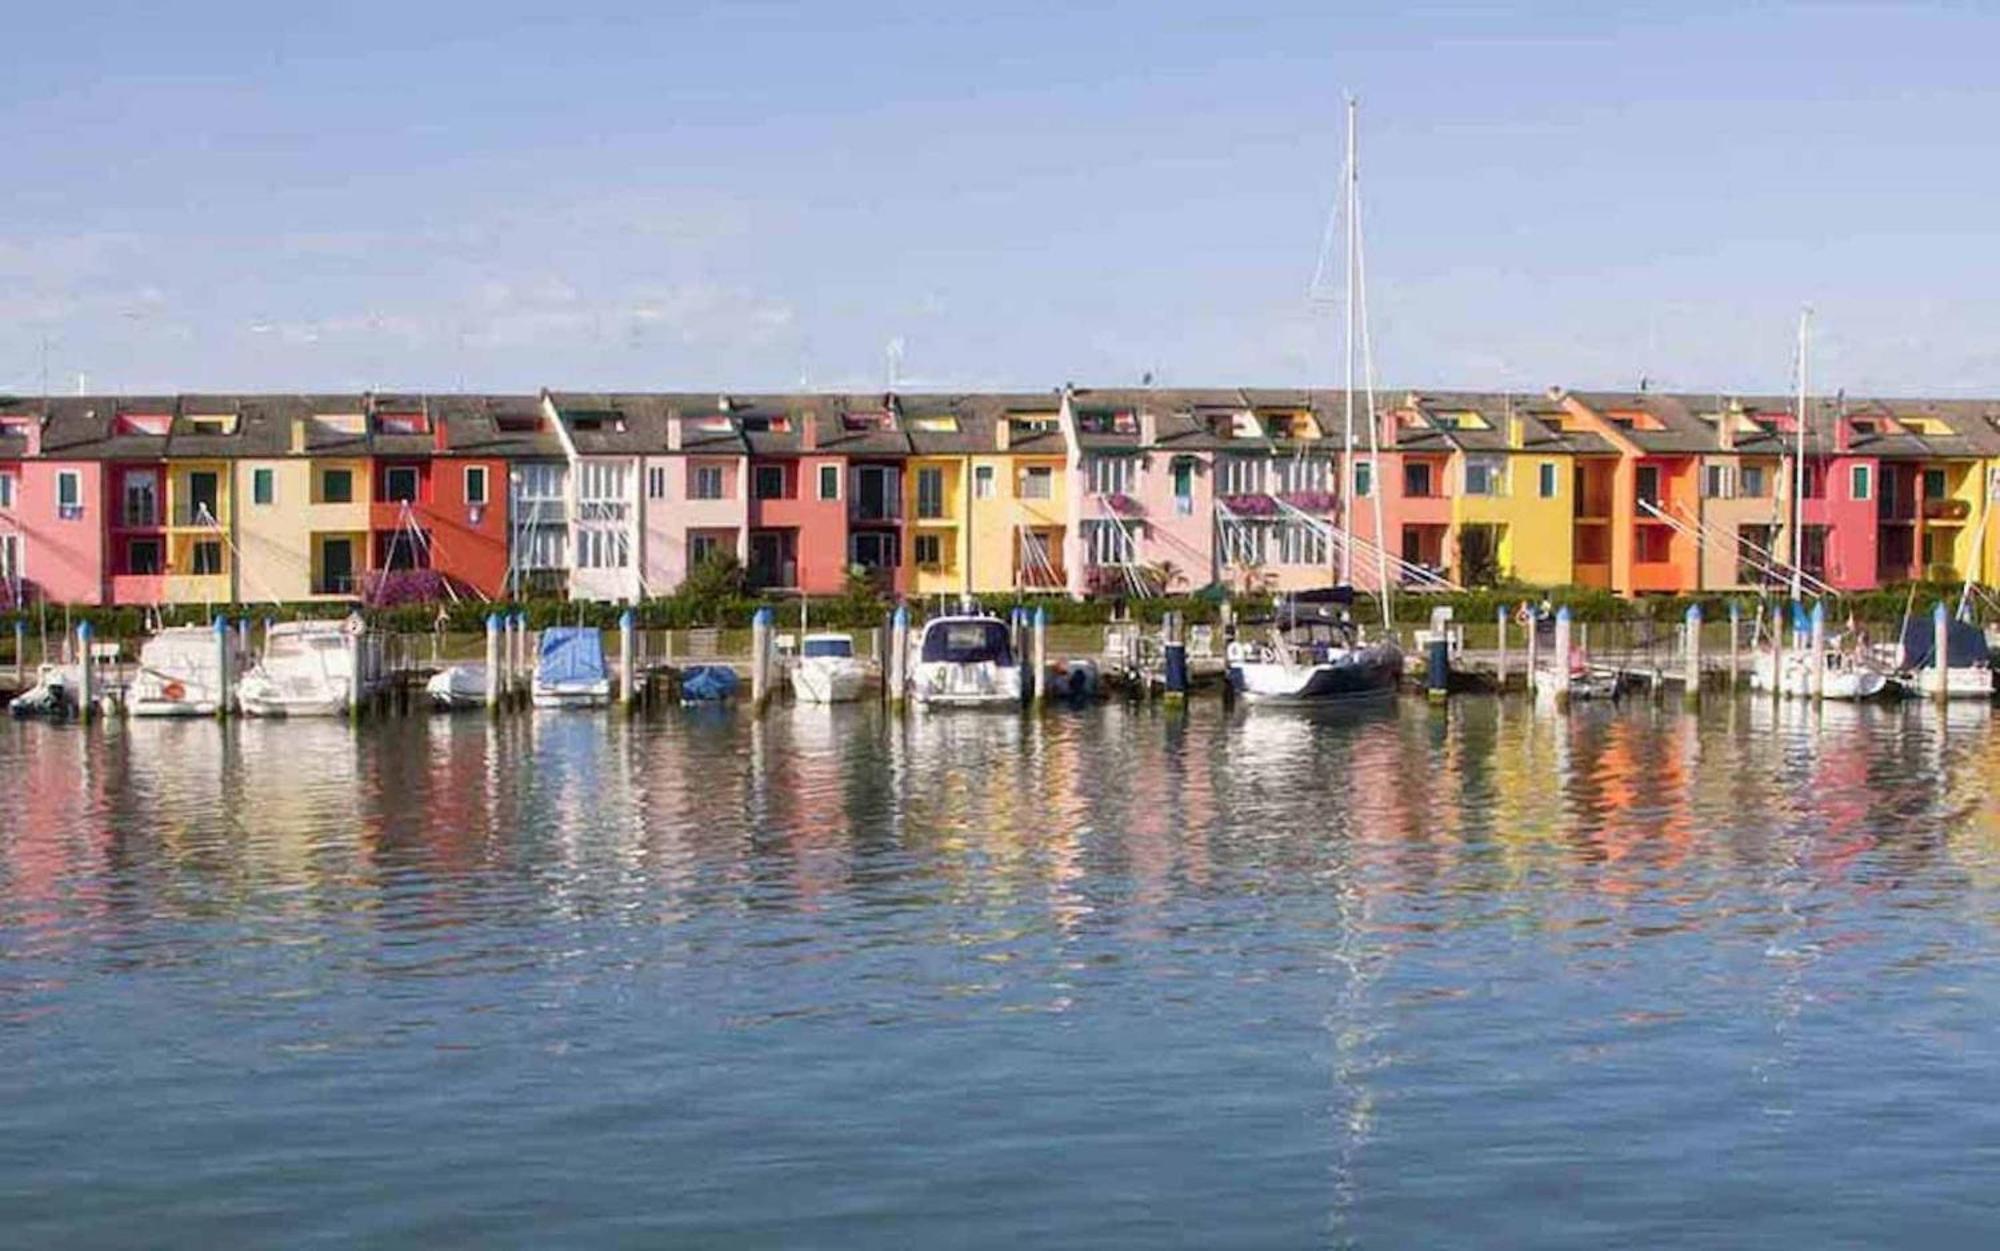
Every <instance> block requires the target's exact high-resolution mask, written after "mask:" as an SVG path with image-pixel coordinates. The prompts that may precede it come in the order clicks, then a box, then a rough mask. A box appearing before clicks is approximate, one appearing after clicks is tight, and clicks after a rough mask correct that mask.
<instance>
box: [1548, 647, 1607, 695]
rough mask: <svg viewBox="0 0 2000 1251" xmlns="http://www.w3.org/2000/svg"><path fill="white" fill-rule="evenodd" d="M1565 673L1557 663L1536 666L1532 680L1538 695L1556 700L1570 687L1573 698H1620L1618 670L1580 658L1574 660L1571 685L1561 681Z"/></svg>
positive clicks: (1570, 679)
mask: <svg viewBox="0 0 2000 1251" xmlns="http://www.w3.org/2000/svg"><path fill="white" fill-rule="evenodd" d="M1561 676H1562V675H1561V673H1560V672H1559V671H1558V670H1557V669H1556V667H1555V665H1554V664H1553V663H1549V664H1538V665H1536V666H1535V671H1534V672H1533V673H1532V674H1530V675H1529V681H1530V682H1531V683H1532V684H1533V685H1534V690H1535V697H1536V698H1537V699H1553V698H1554V697H1555V696H1556V695H1557V694H1559V693H1562V692H1563V691H1564V690H1565V689H1567V691H1568V694H1569V697H1570V698H1571V699H1572V700H1579V699H1616V698H1618V691H1619V680H1618V674H1617V673H1616V671H1614V670H1611V669H1599V668H1594V667H1593V666H1592V665H1591V664H1590V662H1589V660H1587V659H1585V658H1582V657H1578V658H1576V659H1574V660H1572V661H1571V662H1570V667H1569V683H1568V686H1567V688H1565V687H1564V684H1563V683H1562V682H1561V681H1559V680H1558V679H1559V678H1560V677H1561Z"/></svg>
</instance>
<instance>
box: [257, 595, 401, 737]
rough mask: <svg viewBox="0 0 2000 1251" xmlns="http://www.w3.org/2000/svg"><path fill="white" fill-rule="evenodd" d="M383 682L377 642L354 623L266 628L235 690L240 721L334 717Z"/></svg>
mask: <svg viewBox="0 0 2000 1251" xmlns="http://www.w3.org/2000/svg"><path fill="white" fill-rule="evenodd" d="M384 680H385V678H384V666H383V659H382V640H381V638H380V637H379V636H377V635H375V634H372V633H370V632H369V631H368V629H367V628H366V626H364V625H363V624H362V621H361V619H360V618H359V617H350V618H348V619H347V620H345V621H287V622H284V623H282V624H279V625H274V626H272V627H271V629H270V632H269V633H268V634H267V635H266V636H265V639H264V654H263V656H262V657H260V658H259V659H258V661H257V663H256V665H255V666H253V667H252V668H251V670H250V672H248V673H246V674H244V675H243V681H242V682H241V683H239V684H238V685H237V688H236V702H237V706H238V707H239V708H241V709H242V712H243V715H244V716H246V717H334V716H342V715H345V714H346V713H347V711H348V709H349V706H350V704H358V703H360V702H365V701H366V700H368V699H369V698H371V697H373V696H374V694H375V693H376V692H377V691H378V690H379V689H380V688H381V685H382V683H383V681H384Z"/></svg>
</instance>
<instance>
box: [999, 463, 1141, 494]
mask: <svg viewBox="0 0 2000 1251" xmlns="http://www.w3.org/2000/svg"><path fill="white" fill-rule="evenodd" d="M1138 468H1139V458H1138V457H1136V456H1102V455H1099V456H1091V457H1088V458H1087V459H1085V461H1084V463H1083V471H1084V474H1085V477H1086V481H1087V482H1088V483H1089V484H1090V491H1091V494H1093V495H1130V494H1132V492H1133V489H1134V486H1133V484H1134V483H1135V482H1136V481H1137V480H1138V476H1139V474H1138ZM1024 494H1025V492H1024Z"/></svg>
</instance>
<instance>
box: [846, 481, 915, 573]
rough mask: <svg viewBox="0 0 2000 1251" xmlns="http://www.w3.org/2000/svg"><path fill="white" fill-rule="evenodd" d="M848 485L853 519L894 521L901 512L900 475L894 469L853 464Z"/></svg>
mask: <svg viewBox="0 0 2000 1251" xmlns="http://www.w3.org/2000/svg"><path fill="white" fill-rule="evenodd" d="M851 489H852V491H853V498H852V499H851V500H850V501H849V503H848V512H849V513H850V514H852V516H853V517H854V520H856V521H894V520H895V519H896V518H898V517H900V516H902V515H903V479H902V474H901V473H900V472H898V471H897V470H895V469H892V468H890V467H889V466H887V465H860V466H857V467H856V468H855V470H854V483H853V486H852V488H851ZM889 563H891V564H894V563H895V562H894V561H891V562H889Z"/></svg>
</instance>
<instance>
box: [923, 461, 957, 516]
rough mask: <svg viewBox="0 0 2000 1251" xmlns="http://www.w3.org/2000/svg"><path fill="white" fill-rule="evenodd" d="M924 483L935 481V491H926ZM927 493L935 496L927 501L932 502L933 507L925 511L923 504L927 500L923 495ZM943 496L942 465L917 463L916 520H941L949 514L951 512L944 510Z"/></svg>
mask: <svg viewBox="0 0 2000 1251" xmlns="http://www.w3.org/2000/svg"><path fill="white" fill-rule="evenodd" d="M926 483H935V484H936V486H937V490H936V491H934V492H927V491H926V490H925V484H926ZM927 494H929V495H935V496H936V498H935V500H931V501H928V502H930V503H932V504H933V505H934V507H933V508H932V509H930V510H929V511H926V510H925V508H924V505H925V503H926V502H927V501H926V500H925V496H926V495H927ZM944 497H945V482H944V469H943V467H942V466H939V465H919V466H917V518H918V520H920V521H942V520H944V519H945V518H946V517H948V516H950V515H951V514H950V513H948V512H946V511H945V500H944Z"/></svg>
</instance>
